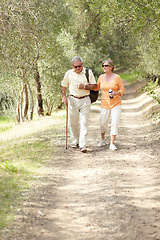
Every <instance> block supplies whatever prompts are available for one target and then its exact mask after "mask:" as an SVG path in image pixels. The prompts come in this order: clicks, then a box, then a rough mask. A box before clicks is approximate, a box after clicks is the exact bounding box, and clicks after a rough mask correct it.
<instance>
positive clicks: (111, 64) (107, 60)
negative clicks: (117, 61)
mask: <svg viewBox="0 0 160 240" xmlns="http://www.w3.org/2000/svg"><path fill="white" fill-rule="evenodd" d="M105 62H108V64H109V65H110V66H112V72H113V70H114V63H113V61H112V59H111V58H107V59H106V60H104V61H103V62H102V65H103V64H104V63H105Z"/></svg>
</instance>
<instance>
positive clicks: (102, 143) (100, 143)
mask: <svg viewBox="0 0 160 240" xmlns="http://www.w3.org/2000/svg"><path fill="white" fill-rule="evenodd" d="M104 145H105V140H104V139H103V140H102V139H100V141H99V143H98V145H97V147H102V146H104Z"/></svg>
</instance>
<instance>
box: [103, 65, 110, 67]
mask: <svg viewBox="0 0 160 240" xmlns="http://www.w3.org/2000/svg"><path fill="white" fill-rule="evenodd" d="M102 67H110V65H102Z"/></svg>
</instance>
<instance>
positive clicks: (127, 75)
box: [119, 71, 139, 84]
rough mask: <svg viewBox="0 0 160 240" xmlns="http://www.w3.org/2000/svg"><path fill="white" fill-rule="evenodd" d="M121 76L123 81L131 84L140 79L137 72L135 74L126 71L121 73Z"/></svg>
mask: <svg viewBox="0 0 160 240" xmlns="http://www.w3.org/2000/svg"><path fill="white" fill-rule="evenodd" d="M119 75H120V77H121V78H122V79H123V80H126V81H127V82H128V83H130V84H131V83H133V82H135V81H137V80H138V77H139V74H138V73H137V72H136V71H133V72H129V71H125V72H122V73H119Z"/></svg>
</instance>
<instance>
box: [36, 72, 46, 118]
mask: <svg viewBox="0 0 160 240" xmlns="http://www.w3.org/2000/svg"><path fill="white" fill-rule="evenodd" d="M35 84H36V96H37V113H38V116H44V110H43V101H42V94H41V83H40V75H39V72H38V69H36V74H35Z"/></svg>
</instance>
